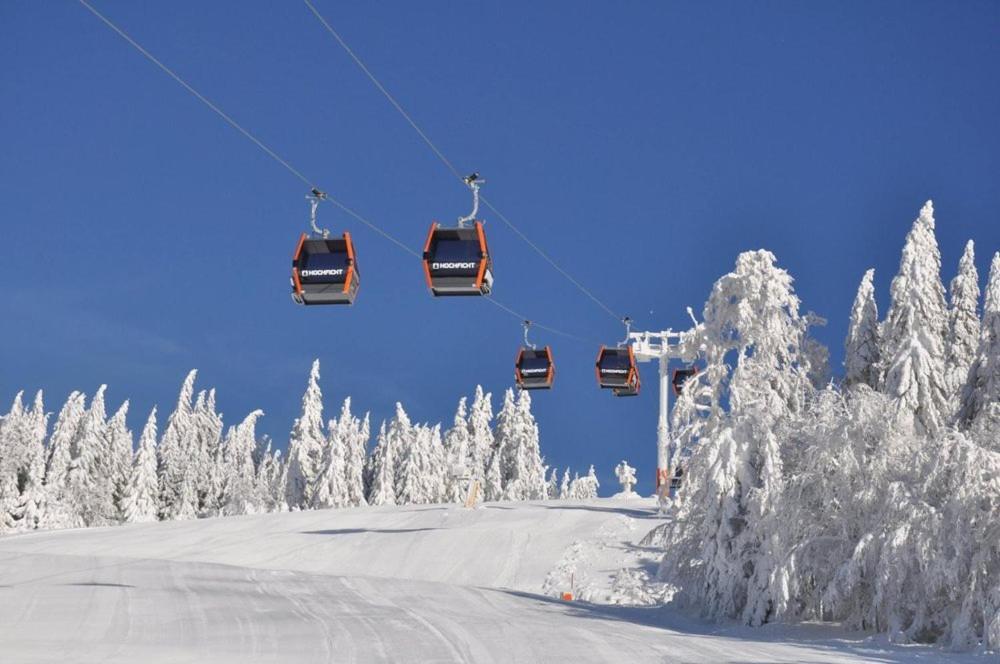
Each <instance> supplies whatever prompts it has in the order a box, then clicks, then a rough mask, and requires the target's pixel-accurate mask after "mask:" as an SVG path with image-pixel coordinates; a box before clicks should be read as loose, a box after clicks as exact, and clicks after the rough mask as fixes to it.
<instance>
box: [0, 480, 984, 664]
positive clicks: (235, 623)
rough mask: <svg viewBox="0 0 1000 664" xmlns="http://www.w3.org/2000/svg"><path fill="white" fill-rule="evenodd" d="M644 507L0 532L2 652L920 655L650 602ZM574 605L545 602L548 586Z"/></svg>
mask: <svg viewBox="0 0 1000 664" xmlns="http://www.w3.org/2000/svg"><path fill="white" fill-rule="evenodd" d="M660 523H662V519H661V518H660V517H658V516H657V515H656V513H655V509H654V504H653V502H652V501H650V500H648V499H644V500H638V499H632V500H627V501H625V500H614V499H599V500H591V501H548V502H538V503H496V504H486V505H483V506H480V507H479V508H478V509H475V510H467V509H463V508H461V507H456V506H441V505H412V506H407V507H381V508H356V509H342V510H320V511H308V512H295V513H286V514H266V515H260V516H243V517H229V518H216V519H203V520H194V521H179V522H163V523H150V524H139V525H130V526H123V527H113V528H92V529H86V530H64V531H54V532H34V533H30V534H25V535H17V536H11V537H4V538H0V660H2V661H3V662H11V663H14V662H17V663H24V664H28V663H31V662H239V663H240V664H247V663H250V662H296V663H302V662H383V661H385V662H859V661H878V662H923V661H926V662H931V661H934V662H938V661H956V662H958V661H963V662H964V661H984V660H983V658H981V657H975V656H972V655H966V656H951V655H947V654H945V653H943V652H941V651H940V650H937V649H929V648H922V647H913V648H903V647H894V646H888V645H886V644H885V642H884V640H883V639H882V638H881V637H868V636H866V635H858V634H850V633H846V632H844V631H842V630H840V629H838V628H837V627H836V626H818V625H817V626H802V627H794V628H792V627H765V628H761V629H750V628H743V627H735V626H731V625H717V624H710V623H705V622H702V621H700V620H698V619H696V618H693V617H690V616H687V615H685V614H682V613H679V612H677V611H675V610H673V609H671V608H670V607H663V606H656V604H657V603H658V602H659V601H660V600H662V599H663V598H664V597H668V596H669V590H668V589H666V588H660V587H657V585H656V584H655V583H654V584H651V583H649V581H650V578H651V576H652V575H653V574H654V572H655V565H656V561H657V560H658V557H659V554H658V552H656V551H653V550H650V549H648V548H646V547H643V546H642V545H641V543H640V542H641V540H642V538H643V536H644V535H645V534H646V533H648V532H649V530H650V529H652V528H653V527H655V526H656V525H658V524H660ZM570 591H572V592H574V594H575V597H576V599H575V600H574V601H572V602H565V601H561V600H559V599H558V595H559V594H561V593H562V592H570Z"/></svg>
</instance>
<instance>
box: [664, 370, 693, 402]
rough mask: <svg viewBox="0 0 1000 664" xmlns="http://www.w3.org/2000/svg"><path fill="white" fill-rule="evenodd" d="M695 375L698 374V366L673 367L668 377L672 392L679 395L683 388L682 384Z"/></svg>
mask: <svg viewBox="0 0 1000 664" xmlns="http://www.w3.org/2000/svg"><path fill="white" fill-rule="evenodd" d="M696 375H698V367H684V368H683V369H674V375H673V376H671V378H670V384H671V385H673V388H674V394H676V395H677V396H680V394H681V390H682V389H684V384H685V383H687V381H688V379H689V378H691V377H693V376H696Z"/></svg>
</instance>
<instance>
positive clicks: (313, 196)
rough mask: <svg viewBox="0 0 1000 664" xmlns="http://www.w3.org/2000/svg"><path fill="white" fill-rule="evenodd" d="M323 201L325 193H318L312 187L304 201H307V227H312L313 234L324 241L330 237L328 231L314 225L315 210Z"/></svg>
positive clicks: (318, 191)
mask: <svg viewBox="0 0 1000 664" xmlns="http://www.w3.org/2000/svg"><path fill="white" fill-rule="evenodd" d="M324 199H326V192H323V191H320V190H319V189H317V188H316V187H313V188H312V191H310V192H309V194H308V195H307V196H306V200H307V201H309V225H310V226H312V231H313V233H315V234H316V235H322V236H323V239H324V240H325V239H327V238H328V237H330V231H329V230H327V229H325V228H320V227H319V226H317V225H316V210H317V208H319V204H320V203H321V202H322V201H323V200H324Z"/></svg>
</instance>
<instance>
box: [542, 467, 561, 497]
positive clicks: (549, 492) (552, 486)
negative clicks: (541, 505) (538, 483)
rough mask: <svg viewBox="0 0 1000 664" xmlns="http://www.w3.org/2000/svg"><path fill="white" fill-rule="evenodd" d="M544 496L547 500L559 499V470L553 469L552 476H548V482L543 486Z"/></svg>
mask: <svg viewBox="0 0 1000 664" xmlns="http://www.w3.org/2000/svg"><path fill="white" fill-rule="evenodd" d="M545 494H546V497H547V498H548V499H549V500H556V499H557V498H559V469H558V468H553V469H552V474H551V475H549V481H548V483H547V484H546V485H545Z"/></svg>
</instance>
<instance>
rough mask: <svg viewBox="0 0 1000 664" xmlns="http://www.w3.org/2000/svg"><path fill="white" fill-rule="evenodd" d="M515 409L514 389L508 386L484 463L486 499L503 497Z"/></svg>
mask: <svg viewBox="0 0 1000 664" xmlns="http://www.w3.org/2000/svg"><path fill="white" fill-rule="evenodd" d="M516 410H517V408H516V405H515V403H514V390H512V389H510V388H508V389H507V390H506V391H505V392H504V395H503V406H501V407H500V412H499V413H497V426H496V430H495V431H494V432H493V444H492V445H491V446H490V456H489V461H488V462H487V464H486V477H485V482H484V485H483V497H484V498H485V499H486V500H501V499H503V490H504V480H505V479H506V476H507V475H508V474H509V472H510V470H509V469H508V468H506V467H505V465H506V464H510V463H512V460H511V458H510V456H511V455H510V453H508V452H507V451H506V450H507V448H508V447H509V446H510V445H511V444H512V443H513V437H514V427H515V426H516V424H515V420H516V417H517V416H516Z"/></svg>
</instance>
